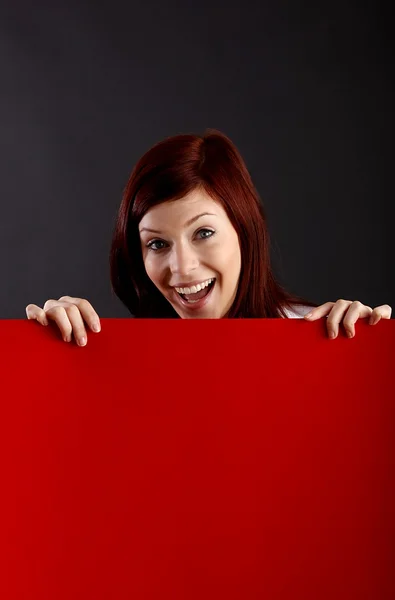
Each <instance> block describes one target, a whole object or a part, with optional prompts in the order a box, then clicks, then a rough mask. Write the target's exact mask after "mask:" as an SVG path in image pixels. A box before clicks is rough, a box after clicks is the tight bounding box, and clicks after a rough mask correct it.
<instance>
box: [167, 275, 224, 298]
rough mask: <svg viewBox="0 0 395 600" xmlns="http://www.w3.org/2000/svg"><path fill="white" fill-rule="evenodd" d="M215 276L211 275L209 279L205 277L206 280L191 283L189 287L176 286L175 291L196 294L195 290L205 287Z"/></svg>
mask: <svg viewBox="0 0 395 600" xmlns="http://www.w3.org/2000/svg"><path fill="white" fill-rule="evenodd" d="M214 279H215V277H212V278H211V279H207V280H206V281H203V283H198V284H197V285H193V286H192V287H190V288H178V287H176V288H175V289H176V291H177V292H178V293H179V294H196V292H199V291H200V290H203V289H204V288H205V287H207V286H208V285H209V284H210V283H211V282H212V281H214Z"/></svg>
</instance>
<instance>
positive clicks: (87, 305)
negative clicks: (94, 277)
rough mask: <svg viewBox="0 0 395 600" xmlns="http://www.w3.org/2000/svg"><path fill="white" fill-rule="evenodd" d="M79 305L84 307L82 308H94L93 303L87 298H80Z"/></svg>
mask: <svg viewBox="0 0 395 600" xmlns="http://www.w3.org/2000/svg"><path fill="white" fill-rule="evenodd" d="M78 306H79V308H82V309H86V308H87V309H91V308H92V305H91V303H90V302H88V300H86V298H81V300H79V302H78Z"/></svg>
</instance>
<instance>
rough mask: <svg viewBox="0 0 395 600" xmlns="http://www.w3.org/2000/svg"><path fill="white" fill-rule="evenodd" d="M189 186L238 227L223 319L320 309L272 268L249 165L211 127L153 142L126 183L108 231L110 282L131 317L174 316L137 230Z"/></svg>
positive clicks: (175, 314) (174, 313) (223, 136)
mask: <svg viewBox="0 0 395 600" xmlns="http://www.w3.org/2000/svg"><path fill="white" fill-rule="evenodd" d="M195 189H202V190H204V191H205V192H206V193H207V194H208V195H209V196H210V197H211V198H213V200H215V201H217V202H220V203H221V205H222V206H223V207H224V209H225V211H226V214H227V216H228V218H229V220H230V221H231V223H232V225H233V227H234V229H235V230H236V232H237V234H238V238H239V243H240V250H241V272H240V277H239V285H238V289H237V293H236V297H235V300H234V302H233V305H232V307H231V309H230V311H229V313H228V315H227V317H228V318H276V317H279V316H283V317H286V313H285V312H284V307H285V308H289V309H291V310H292V305H295V304H296V305H297V304H303V305H305V306H312V307H313V306H318V305H317V304H315V303H313V302H310V301H309V300H306V299H304V298H301V297H300V296H293V295H291V294H289V293H288V292H287V291H286V290H285V289H284V288H282V286H281V285H280V284H279V283H278V282H277V281H276V280H275V278H274V275H273V273H272V269H271V266H270V241H269V232H268V229H267V224H266V217H265V213H264V209H263V206H262V203H261V201H260V198H259V195H258V193H257V191H256V189H255V187H254V185H253V183H252V180H251V177H250V175H249V172H248V170H247V167H246V165H245V163H244V161H243V159H242V157H241V156H240V153H239V152H238V150H237V148H236V147H235V146H234V144H233V143H232V142H231V140H230V139H229V138H228V137H227V136H226V135H224V134H223V133H221V132H220V131H217V130H215V129H208V130H206V132H205V134H204V135H203V136H199V135H189V134H182V135H176V136H174V137H169V138H166V139H165V140H163V141H161V142H159V143H157V144H155V145H154V146H153V147H152V148H151V149H150V150H148V152H146V153H145V154H144V156H142V158H140V160H139V161H138V163H137V164H136V166H135V167H134V169H133V171H132V173H131V175H130V178H129V181H128V183H127V185H126V188H125V191H124V194H123V198H122V202H121V206H120V209H119V213H118V218H117V222H116V226H115V230H114V235H113V240H112V246H111V253H110V266H111V283H112V287H113V290H114V292H115V293H116V295H117V296H118V298H119V299H120V300H121V301H122V302H123V304H124V305H125V306H126V307H127V308H128V309H129V311H130V312H131V313H132V315H133V316H135V317H137V318H179V315H178V314H177V313H176V311H175V310H174V309H173V307H172V306H171V304H170V303H169V302H168V301H167V300H166V298H165V297H164V296H163V295H162V294H161V292H160V291H159V290H158V289H157V287H156V286H155V285H154V284H153V283H152V281H151V280H150V279H149V277H148V275H147V273H146V270H145V267H144V262H143V257H142V250H141V241H140V235H139V231H138V225H139V223H140V221H141V219H142V218H143V216H144V215H145V214H146V212H147V211H148V210H149V209H150V208H152V207H153V206H156V205H157V204H160V203H161V202H168V201H171V200H178V199H180V198H183V197H184V196H186V195H187V194H189V193H190V192H191V191H193V190H195Z"/></svg>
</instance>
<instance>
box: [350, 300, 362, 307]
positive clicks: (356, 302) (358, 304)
mask: <svg viewBox="0 0 395 600" xmlns="http://www.w3.org/2000/svg"><path fill="white" fill-rule="evenodd" d="M352 304H355V306H364V305H363V304H362V302H360V301H359V300H354V301H353V302H352Z"/></svg>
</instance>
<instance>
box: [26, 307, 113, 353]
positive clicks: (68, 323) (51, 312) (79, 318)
mask: <svg viewBox="0 0 395 600" xmlns="http://www.w3.org/2000/svg"><path fill="white" fill-rule="evenodd" d="M26 316H27V318H28V319H35V320H36V321H38V322H39V323H41V325H48V319H50V320H51V321H55V323H56V324H57V326H58V327H59V329H60V331H61V334H62V337H63V339H64V341H65V342H71V335H72V334H74V338H75V340H76V342H77V344H78V345H79V346H85V345H86V343H87V341H88V336H87V334H86V330H85V323H86V324H87V325H88V326H89V327H90V329H91V330H92V331H95V332H96V333H97V332H99V331H100V329H101V327H100V319H99V315H98V314H97V313H96V312H95V310H94V309H93V306H92V305H91V304H90V303H89V302H88V300H84V299H83V298H71V297H70V296H62V297H61V298H59V300H47V301H46V303H45V304H44V308H40V307H39V306H37V305H36V304H29V305H28V306H26ZM84 321H85V323H84Z"/></svg>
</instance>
